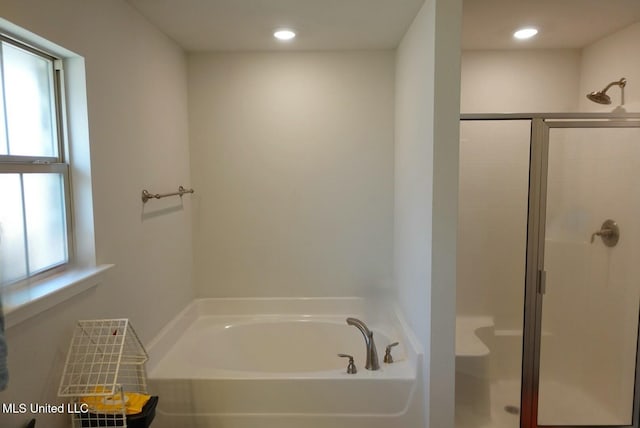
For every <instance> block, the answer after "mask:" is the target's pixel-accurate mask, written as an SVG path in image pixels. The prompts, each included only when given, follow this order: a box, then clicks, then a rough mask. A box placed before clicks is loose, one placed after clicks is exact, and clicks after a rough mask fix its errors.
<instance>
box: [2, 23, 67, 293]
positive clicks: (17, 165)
mask: <svg viewBox="0 0 640 428" xmlns="http://www.w3.org/2000/svg"><path fill="white" fill-rule="evenodd" d="M0 42H5V43H8V44H10V45H12V46H14V47H17V48H20V49H22V50H24V51H26V52H30V53H32V54H34V55H37V56H39V57H41V58H44V59H46V60H47V61H49V62H50V64H51V72H52V75H53V98H54V99H53V103H52V104H53V105H52V109H53V112H52V113H53V114H54V116H55V126H56V129H55V134H56V135H55V138H56V140H55V143H56V146H57V154H58V155H57V156H18V155H0V173H18V174H23V173H24V174H29V173H55V174H60V175H61V176H62V179H63V189H64V207H63V208H64V211H65V230H66V237H65V240H66V242H65V247H66V259H65V260H64V261H62V262H61V263H58V264H56V265H54V266H51V267H49V268H46V269H45V270H42V271H39V272H35V273H33V272H31V269H30V268H29V262H28V257H27V262H26V265H27V277H26V278H22V279H19V280H17V281H14V282H12V283H7V284H0V287H2V288H3V290H7V289H8V290H11V289H19V288H21V287H24V286H28V285H29V284H32V283H34V282H37V281H39V280H42V279H45V278H46V277H48V276H51V275H52V274H55V273H59V272H62V271H64V270H66V269H67V268H68V266H69V264H70V263H72V261H73V260H72V257H73V254H74V251H73V233H72V224H73V217H72V212H71V211H72V210H71V204H70V200H71V186H70V185H69V163H68V161H67V158H68V156H67V151H66V147H68V146H67V144H65V141H66V140H65V130H66V126H65V123H64V120H63V115H62V112H63V111H64V110H65V105H64V97H63V86H62V76H63V72H64V71H63V63H62V61H61V60H60V58H57V57H55V56H53V55H51V54H50V53H49V52H44V51H41V50H39V49H36V48H34V47H32V46H29V45H28V44H26V43H24V42H23V41H21V40H16V39H14V38H11V37H8V36H7V35H6V34H2V33H1V32H0ZM1 52H2V49H1V48H0V53H1ZM0 66H3V64H2V60H1V59H0ZM2 84H3V85H4V82H2ZM2 102H4V100H2ZM5 109H6V106H5ZM3 120H6V117H5V118H3ZM7 125H10V124H9V123H7ZM25 233H26V231H25Z"/></svg>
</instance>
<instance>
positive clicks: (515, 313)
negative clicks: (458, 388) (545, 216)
mask: <svg viewBox="0 0 640 428" xmlns="http://www.w3.org/2000/svg"><path fill="white" fill-rule="evenodd" d="M579 67H580V52H579V51H578V50H574V49H563V50H531V51H465V52H463V55H462V83H461V92H462V93H461V111H462V112H463V113H507V112H533V111H558V112H562V111H575V109H576V97H575V94H576V92H577V90H578V79H576V75H579ZM523 126H527V125H526V124H523V123H521V122H514V123H511V124H509V123H501V124H500V128H499V129H500V130H499V135H500V136H501V138H496V134H495V133H496V129H495V128H492V127H491V126H487V127H477V126H474V127H473V128H470V129H467V130H466V132H465V129H464V126H463V127H462V128H461V132H462V134H461V142H460V187H459V192H460V193H459V204H460V210H459V215H458V227H459V237H458V283H457V289H456V296H457V314H458V315H483V316H491V317H493V318H494V323H495V324H496V329H503V330H518V329H521V328H522V296H523V292H522V290H523V287H524V256H525V254H524V249H525V246H526V209H527V185H528V141H526V140H523V138H522V136H523V135H524V137H526V136H527V134H528V131H527V129H523Z"/></svg>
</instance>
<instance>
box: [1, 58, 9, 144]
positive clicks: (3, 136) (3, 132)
mask: <svg viewBox="0 0 640 428" xmlns="http://www.w3.org/2000/svg"><path fill="white" fill-rule="evenodd" d="M0 47H1V46H0ZM2 100H4V89H3V88H2V81H0V155H8V154H9V143H8V141H7V128H6V127H5V123H4V102H3V101H2Z"/></svg>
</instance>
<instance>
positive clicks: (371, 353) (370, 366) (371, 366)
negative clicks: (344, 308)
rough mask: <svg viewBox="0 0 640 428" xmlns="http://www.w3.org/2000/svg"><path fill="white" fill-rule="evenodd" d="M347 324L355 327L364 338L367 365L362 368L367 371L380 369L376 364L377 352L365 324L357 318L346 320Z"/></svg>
mask: <svg viewBox="0 0 640 428" xmlns="http://www.w3.org/2000/svg"><path fill="white" fill-rule="evenodd" d="M347 324H349V325H352V326H354V327H357V328H358V330H360V332H361V333H362V335H363V336H364V343H365V345H366V346H367V363H366V364H365V366H364V368H365V369H367V370H378V369H380V364H379V363H378V351H377V350H376V344H375V342H374V341H373V332H372V331H371V330H369V328H368V327H367V325H366V324H365V323H363V322H362V321H360V320H359V319H357V318H347Z"/></svg>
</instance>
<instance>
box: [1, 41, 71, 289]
mask: <svg viewBox="0 0 640 428" xmlns="http://www.w3.org/2000/svg"><path fill="white" fill-rule="evenodd" d="M61 66H62V61H60V60H59V59H58V58H56V57H54V56H51V55H50V54H48V53H46V52H43V51H40V50H38V49H34V48H32V47H30V46H28V45H26V44H23V43H21V42H18V41H16V40H13V39H11V38H8V37H4V36H1V35H0V286H1V287H3V288H5V289H6V288H7V287H19V286H20V285H22V284H24V283H25V282H32V281H31V280H33V279H39V278H41V277H43V276H44V275H46V274H48V273H51V272H55V271H56V269H57V270H60V269H61V268H64V266H66V265H67V264H68V263H69V254H70V239H69V236H71V235H70V234H69V233H68V231H69V228H70V222H69V214H70V213H69V211H70V209H69V207H70V204H69V201H70V197H69V189H70V186H69V165H68V163H67V162H66V154H65V145H64V144H63V142H64V138H63V131H64V129H65V127H64V126H63V123H62V117H63V114H62V112H63V106H62V96H61V94H62V88H61V81H62V80H61V77H60V75H61Z"/></svg>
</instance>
